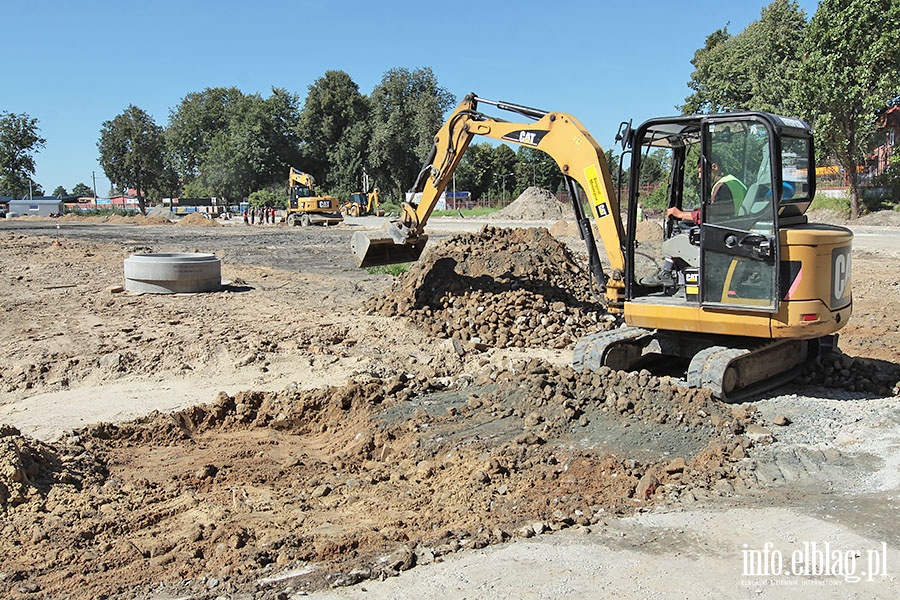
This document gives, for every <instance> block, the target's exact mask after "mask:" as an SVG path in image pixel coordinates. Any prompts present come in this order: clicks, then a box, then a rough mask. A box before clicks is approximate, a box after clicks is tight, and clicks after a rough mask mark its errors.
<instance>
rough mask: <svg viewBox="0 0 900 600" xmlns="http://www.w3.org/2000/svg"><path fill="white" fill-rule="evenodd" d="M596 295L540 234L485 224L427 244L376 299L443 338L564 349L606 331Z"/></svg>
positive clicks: (569, 259) (564, 252) (577, 267)
mask: <svg viewBox="0 0 900 600" xmlns="http://www.w3.org/2000/svg"><path fill="white" fill-rule="evenodd" d="M595 291H596V290H595V288H593V287H592V286H591V284H590V283H589V280H588V276H587V273H586V271H585V269H584V268H583V267H582V265H581V264H580V263H579V262H578V261H577V260H576V259H575V257H574V255H573V254H572V253H571V252H570V251H569V250H568V249H567V248H566V246H565V245H563V244H562V243H560V242H559V241H557V240H556V239H555V238H554V237H553V236H552V235H550V232H549V231H548V230H547V229H544V228H529V229H499V228H493V227H490V226H485V227H484V229H482V231H481V232H480V233H478V234H466V235H459V236H455V237H453V238H450V239H449V240H447V241H446V242H444V243H443V244H441V245H435V246H433V247H431V249H430V251H428V252H426V254H425V256H423V257H422V259H420V260H419V262H417V263H416V264H415V265H413V266H412V268H410V270H409V271H408V272H407V273H405V274H404V275H403V276H402V277H400V278H399V279H398V280H397V281H396V282H395V284H394V285H393V287H392V288H391V289H390V290H388V292H387V293H386V294H384V295H383V296H382V297H381V298H376V299H375V302H376V305H378V306H379V307H380V308H379V312H380V313H381V314H383V315H387V316H394V315H399V316H405V317H408V318H410V319H412V320H413V321H414V322H415V323H417V324H418V325H419V326H420V327H422V328H423V329H425V330H426V331H428V332H430V333H431V334H433V335H437V336H441V337H445V338H458V339H460V340H472V341H475V342H480V343H483V344H486V345H489V346H497V347H501V348H502V347H514V346H517V347H551V348H564V347H566V346H569V345H571V344H574V342H575V340H576V339H577V338H579V337H581V336H582V335H584V334H585V333H588V332H592V331H600V330H602V329H606V328H607V327H608V326H609V325H608V323H606V322H605V321H603V320H602V319H601V318H600V317H601V316H602V315H603V313H604V310H603V306H602V305H601V303H600V300H599V297H598V296H597V295H596V294H595ZM598 293H599V292H598Z"/></svg>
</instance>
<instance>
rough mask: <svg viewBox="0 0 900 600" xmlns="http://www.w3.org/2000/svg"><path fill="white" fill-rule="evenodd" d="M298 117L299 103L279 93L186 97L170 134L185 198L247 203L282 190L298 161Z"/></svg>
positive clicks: (224, 91)
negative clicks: (277, 186) (257, 194)
mask: <svg viewBox="0 0 900 600" xmlns="http://www.w3.org/2000/svg"><path fill="white" fill-rule="evenodd" d="M298 118H299V99H298V98H297V96H296V95H295V94H291V93H289V92H287V91H286V90H283V89H281V88H273V90H272V95H271V96H269V97H268V98H263V97H261V96H260V95H258V94H253V95H244V94H243V93H242V92H240V90H237V89H235V88H208V89H206V90H204V91H203V92H200V93H197V94H189V95H188V96H186V97H185V98H184V99H183V100H182V101H181V104H180V105H179V107H178V108H177V109H176V110H174V111H171V113H170V115H169V126H168V128H167V130H166V140H167V145H168V148H169V149H170V152H171V153H172V156H173V162H174V164H175V167H176V168H177V170H178V176H179V177H181V179H182V182H183V184H184V195H186V196H197V197H204V196H215V197H225V198H243V197H246V196H247V195H248V194H249V193H250V192H251V191H253V190H257V189H261V188H264V187H266V186H268V185H272V184H273V183H276V182H279V183H281V184H282V185H283V182H284V181H285V180H286V179H287V171H288V168H289V167H290V166H291V165H292V164H294V163H295V162H296V161H297V160H298V156H299V141H298V139H297V136H296V133H295V128H296V125H297V119H298Z"/></svg>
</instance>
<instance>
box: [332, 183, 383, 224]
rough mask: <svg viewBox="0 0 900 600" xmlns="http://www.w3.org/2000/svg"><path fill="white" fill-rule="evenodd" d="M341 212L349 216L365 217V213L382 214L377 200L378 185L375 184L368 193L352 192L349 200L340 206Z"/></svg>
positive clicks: (380, 215) (379, 215) (381, 215)
mask: <svg viewBox="0 0 900 600" xmlns="http://www.w3.org/2000/svg"><path fill="white" fill-rule="evenodd" d="M341 214H342V215H344V216H350V217H365V216H367V215H375V216H378V217H383V216H384V211H383V210H381V203H380V202H379V200H378V187H377V186H376V187H375V189H373V190H372V191H371V192H369V193H368V194H367V193H365V192H353V193H352V194H350V200H348V201H347V202H345V203H344V205H343V206H341Z"/></svg>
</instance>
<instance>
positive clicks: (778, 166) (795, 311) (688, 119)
mask: <svg viewBox="0 0 900 600" xmlns="http://www.w3.org/2000/svg"><path fill="white" fill-rule="evenodd" d="M479 104H484V105H489V106H494V107H496V109H498V110H504V111H509V112H512V113H515V114H517V115H519V116H521V117H525V118H526V121H525V122H510V121H506V120H502V119H499V118H496V117H491V116H488V115H486V114H484V113H483V112H481V111H480V110H479ZM475 136H484V137H487V138H492V139H495V140H499V141H501V142H509V143H512V144H516V145H520V146H525V147H529V148H534V149H537V150H541V151H543V152H545V153H546V154H547V155H549V156H550V157H551V158H552V159H553V160H554V161H555V162H556V164H557V166H558V167H559V169H560V171H561V173H562V175H563V180H564V182H565V184H566V186H567V189H568V191H569V196H570V198H571V200H572V207H573V211H574V216H575V221H576V222H577V225H578V229H579V232H580V236H581V238H582V239H583V240H584V242H585V245H586V249H587V255H588V262H587V265H588V269H587V270H588V276H589V277H591V278H592V279H593V280H594V281H595V283H596V284H597V286H598V288H600V290H601V291H602V292H603V295H604V297H605V308H606V310H607V312H608V313H609V314H610V315H612V316H614V317H615V318H616V319H617V320H618V321H620V325H621V326H620V327H617V328H615V329H612V330H610V331H606V332H601V333H595V334H591V335H588V336H585V337H584V338H582V339H580V340H579V341H578V342H577V343H576V345H575V348H574V351H573V359H572V364H573V367H574V368H575V369H577V370H599V369H600V368H601V367H604V366H606V367H609V368H612V369H620V370H633V369H638V368H642V365H645V364H649V363H653V362H663V363H665V362H667V361H668V362H669V363H671V364H681V365H682V367H681V373H683V374H684V378H685V379H686V382H687V384H689V385H691V386H694V387H702V388H707V389H709V390H710V391H711V392H712V393H713V395H714V396H716V397H718V398H720V399H722V400H724V401H729V402H737V401H742V400H744V399H746V398H749V397H751V396H753V395H754V394H758V393H759V392H761V391H764V390H766V389H770V388H771V387H774V386H776V385H779V384H781V383H783V382H785V381H787V380H789V379H790V377H792V376H793V375H795V374H796V373H797V372H798V370H799V369H800V368H801V367H802V365H803V363H804V362H806V361H807V360H810V359H812V358H814V357H815V356H817V355H818V354H819V353H820V352H825V351H828V350H829V349H831V348H833V347H834V345H835V344H836V340H837V335H836V332H837V331H838V330H839V329H840V328H841V327H843V326H844V325H845V324H846V323H847V320H848V319H849V318H850V315H851V312H852V295H851V285H850V283H851V281H850V253H851V244H852V238H853V234H852V232H851V231H850V230H848V229H846V228H843V227H838V226H834V225H827V224H816V223H810V222H808V219H807V217H806V214H805V213H806V210H807V209H808V208H809V205H810V203H811V202H812V200H813V197H814V195H815V161H814V157H813V136H812V131H811V129H810V127H809V126H808V125H807V124H806V123H804V122H803V121H801V120H799V119H796V118H791V117H785V116H779V115H774V114H770V113H764V112H740V113H723V114H705V115H704V114H695V115H688V116H674V117H663V118H654V119H650V120H648V121H646V122H645V123H643V124H641V125H640V126H639V127H637V128H632V126H631V123H630V122H629V123H623V124H622V126H620V128H619V132H618V135H617V140H618V141H620V142H621V144H622V148H623V153H622V156H623V157H624V156H626V155H630V157H631V163H630V165H631V168H630V180H629V182H628V190H627V192H624V193H622V194H621V197H620V194H618V193H617V190H616V189H615V188H614V186H613V179H612V177H611V172H610V167H609V165H608V164H607V158H606V154H605V152H604V151H603V149H602V148H601V147H600V145H599V144H598V143H597V142H596V141H595V140H594V138H593V137H592V136H591V134H590V133H588V131H587V130H586V129H585V128H584V126H582V124H581V123H580V122H579V121H578V120H577V119H576V118H575V117H573V116H572V115H569V114H566V113H562V112H552V111H545V110H539V109H535V108H530V107H526V106H520V105H516V104H512V103H508V102H500V101H494V100H487V99H484V98H479V97H477V96H476V95H475V94H469V95H467V96H466V97H465V98H464V99H463V100H462V101H461V102H460V104H459V105H458V106H457V107H456V108H455V109H454V110H453V112H452V113H451V114H450V116H449V118H448V119H447V121H446V122H445V123H444V125H443V126H442V127H441V128H440V130H439V131H438V132H437V134H436V135H435V137H434V146H433V148H432V150H431V152H430V154H429V155H428V158H427V159H426V161H425V164H424V166H423V168H422V170H421V171H420V173H419V175H418V177H417V179H416V182H415V184H414V186H413V188H412V189H411V190H410V191H411V192H413V193H418V192H420V193H421V200H420V201H419V202H418V203H416V204H414V203H409V202H408V203H404V204H403V205H402V209H401V214H400V216H399V217H398V218H396V219H393V220H391V221H389V222H387V223H386V224H385V226H384V228H383V229H382V230H380V231H372V232H356V233H355V234H354V235H353V237H352V239H351V249H352V251H353V253H354V256H355V259H356V264H357V266H358V267H366V266H371V265H378V264H389V263H396V262H406V261H413V260H416V259H418V258H419V256H420V255H421V253H422V250H423V249H424V247H425V244H426V242H427V240H428V235H427V234H426V233H425V225H426V223H427V222H428V218H429V215H430V214H431V212H432V210H433V209H434V207H435V205H436V204H437V201H438V200H439V198H440V197H441V195H442V194H443V192H444V189H445V188H446V186H447V184H448V182H450V181H451V178H452V176H453V172H454V170H455V169H456V167H457V165H458V164H459V162H460V160H461V159H462V157H463V155H464V153H465V151H466V148H467V147H468V145H469V143H470V142H471V140H472V139H473V138H474V137H475ZM660 170H662V171H663V172H664V173H665V177H662V178H659V177H658V173H659V172H660ZM651 171H653V172H655V173H656V175H657V177H656V178H655V179H653V180H656V181H661V184H660V185H659V186H658V187H656V188H655V189H654V190H652V191H651V192H648V191H647V189H646V187H642V185H641V184H642V182H644V181H646V180H647V179H648V173H650V172H651ZM621 172H622V171H621V165H620V167H619V173H620V174H621ZM714 176H715V177H717V178H718V180H717V181H713V177H714ZM726 188H727V193H726V194H723V193H721V192H722V190H723V189H726ZM648 193H652V194H654V195H655V196H656V197H657V198H661V199H663V200H664V201H665V204H666V206H667V207H671V208H675V209H679V210H678V211H674V210H673V211H667V212H672V213H676V214H678V213H679V212H681V211H684V212H683V213H681V214H682V215H684V214H685V213H687V210H688V209H691V208H693V206H697V207H698V208H697V209H695V210H694V211H693V212H692V213H689V214H690V217H691V218H690V220H689V221H684V220H682V219H679V218H676V217H675V216H673V217H669V218H667V219H666V220H665V222H664V225H663V226H662V227H657V229H658V230H659V233H658V235H659V239H656V240H654V239H650V240H646V239H639V236H638V229H639V220H638V217H637V215H638V210H639V208H640V206H639V205H640V204H641V202H642V200H643V196H644V195H647V194H648ZM582 198H584V199H585V200H586V202H585V201H584V200H582ZM722 198H724V199H722ZM591 220H593V225H594V226H592V224H591ZM594 227H596V231H597V233H598V234H599V238H600V242H602V245H603V249H604V250H605V254H606V257H607V258H606V260H607V262H608V264H607V266H606V267H604V266H603V264H602V263H601V261H600V257H599V253H598V248H597V241H596V239H595V237H594Z"/></svg>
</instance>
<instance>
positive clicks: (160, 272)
mask: <svg viewBox="0 0 900 600" xmlns="http://www.w3.org/2000/svg"><path fill="white" fill-rule="evenodd" d="M125 289H126V290H128V291H130V292H142V293H148V294H183V293H194V292H217V291H219V290H220V289H222V263H221V261H220V260H219V259H218V258H216V256H215V255H214V254H203V253H177V252H176V253H168V254H132V255H131V256H129V257H128V258H126V259H125Z"/></svg>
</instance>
